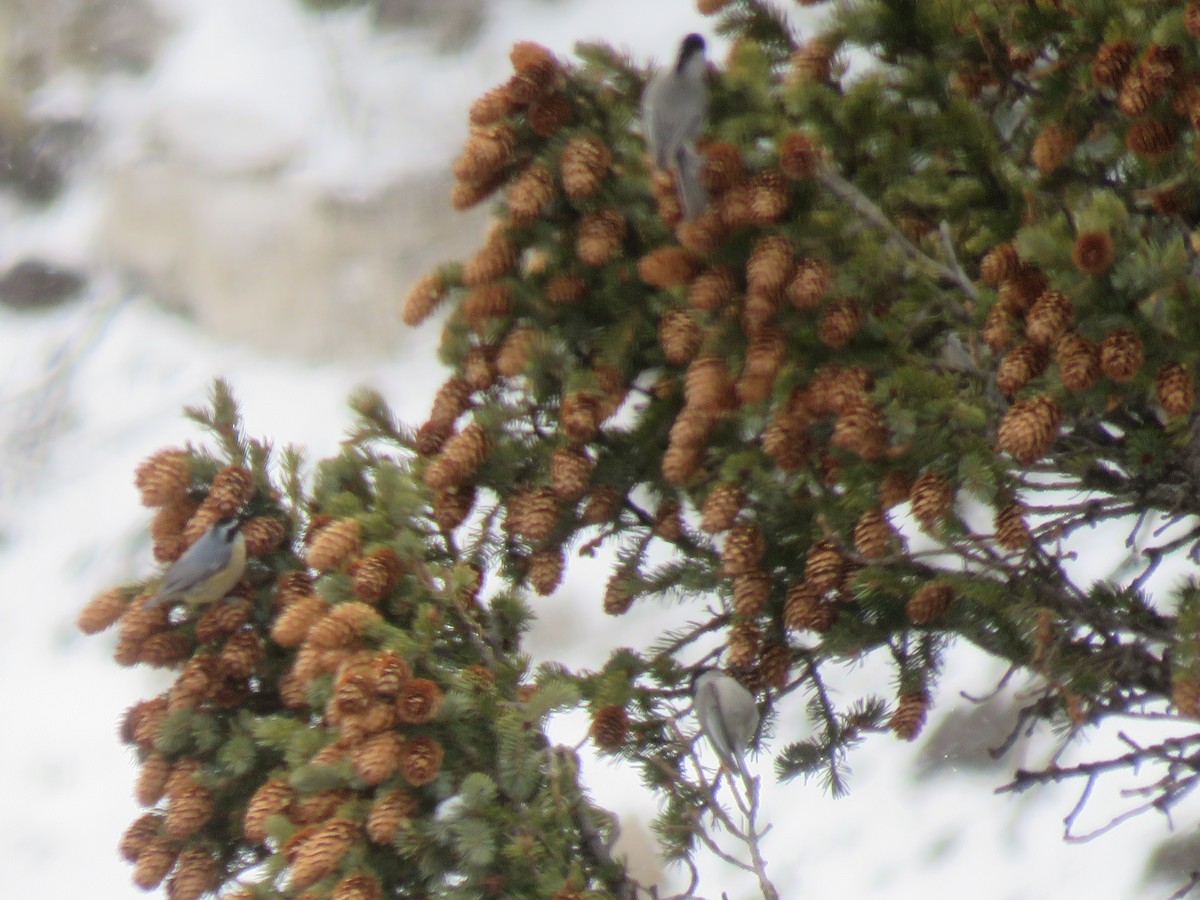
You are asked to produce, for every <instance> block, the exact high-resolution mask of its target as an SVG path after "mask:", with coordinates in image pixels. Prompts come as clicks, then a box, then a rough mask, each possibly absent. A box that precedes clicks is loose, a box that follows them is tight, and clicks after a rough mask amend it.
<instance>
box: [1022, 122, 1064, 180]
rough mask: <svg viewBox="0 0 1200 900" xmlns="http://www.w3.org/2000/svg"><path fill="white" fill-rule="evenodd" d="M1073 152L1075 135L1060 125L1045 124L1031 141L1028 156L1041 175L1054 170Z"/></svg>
mask: <svg viewBox="0 0 1200 900" xmlns="http://www.w3.org/2000/svg"><path fill="white" fill-rule="evenodd" d="M1074 152H1075V135H1074V133H1073V132H1071V131H1070V130H1069V129H1067V128H1064V127H1062V126H1061V125H1047V126H1046V127H1044V128H1043V129H1042V130H1041V131H1040V132H1039V133H1038V136H1037V137H1036V138H1035V139H1034V141H1033V148H1032V150H1031V151H1030V154H1029V158H1030V160H1031V161H1032V162H1033V165H1034V167H1035V168H1036V169H1037V170H1038V171H1039V172H1041V173H1042V174H1043V175H1049V174H1050V173H1051V172H1054V171H1055V170H1056V169H1058V168H1059V167H1060V166H1062V164H1063V163H1065V162H1066V161H1067V160H1068V159H1069V158H1070V157H1071V154H1072V153H1074Z"/></svg>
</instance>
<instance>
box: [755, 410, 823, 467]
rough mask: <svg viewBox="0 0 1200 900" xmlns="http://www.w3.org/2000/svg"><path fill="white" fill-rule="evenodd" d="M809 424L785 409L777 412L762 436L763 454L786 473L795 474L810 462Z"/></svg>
mask: <svg viewBox="0 0 1200 900" xmlns="http://www.w3.org/2000/svg"><path fill="white" fill-rule="evenodd" d="M806 426H807V422H806V421H805V420H804V419H803V418H802V417H800V416H796V415H793V414H792V412H791V411H790V410H788V409H787V408H784V409H782V410H780V411H779V412H777V413H776V414H775V415H774V416H773V417H772V418H771V421H770V423H769V424H768V425H767V428H766V430H765V431H764V432H763V436H762V448H763V452H764V453H766V454H767V456H769V457H770V458H771V461H772V462H774V463H775V465H776V466H778V467H779V468H780V469H782V470H783V471H785V472H795V471H798V470H799V469H801V468H802V467H803V466H804V464H805V463H806V462H808V458H809V454H810V453H811V451H812V446H811V444H810V442H809V440H808V434H807V433H806V431H805V428H806Z"/></svg>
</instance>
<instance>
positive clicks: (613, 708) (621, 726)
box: [590, 704, 629, 752]
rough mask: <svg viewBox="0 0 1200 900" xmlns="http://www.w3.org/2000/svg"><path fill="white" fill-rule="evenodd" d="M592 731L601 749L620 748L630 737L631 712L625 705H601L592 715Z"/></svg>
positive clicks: (613, 749)
mask: <svg viewBox="0 0 1200 900" xmlns="http://www.w3.org/2000/svg"><path fill="white" fill-rule="evenodd" d="M590 732H591V735H592V740H593V741H595V743H596V746H597V747H599V748H600V749H601V750H608V751H610V752H614V751H617V750H620V749H621V748H622V747H623V746H624V745H625V740H626V738H628V737H629V714H628V713H627V712H626V711H625V707H623V706H619V705H616V704H613V705H610V706H602V707H600V708H599V709H598V710H596V712H595V714H594V715H593V716H592V727H591V729H590Z"/></svg>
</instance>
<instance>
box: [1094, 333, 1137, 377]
mask: <svg viewBox="0 0 1200 900" xmlns="http://www.w3.org/2000/svg"><path fill="white" fill-rule="evenodd" d="M1145 358H1146V357H1145V353H1144V351H1143V350H1142V341H1141V338H1139V337H1138V336H1137V334H1136V333H1135V332H1134V331H1133V330H1132V329H1130V328H1114V329H1113V330H1112V331H1110V332H1109V333H1108V334H1106V335H1105V336H1104V339H1103V340H1102V341H1101V342H1100V371H1101V372H1103V373H1104V374H1105V375H1107V376H1108V377H1109V378H1111V379H1112V380H1113V381H1119V382H1124V381H1129V380H1130V379H1131V378H1133V376H1134V375H1136V374H1137V373H1138V371H1139V370H1140V369H1141V368H1142V363H1143V362H1144V361H1145Z"/></svg>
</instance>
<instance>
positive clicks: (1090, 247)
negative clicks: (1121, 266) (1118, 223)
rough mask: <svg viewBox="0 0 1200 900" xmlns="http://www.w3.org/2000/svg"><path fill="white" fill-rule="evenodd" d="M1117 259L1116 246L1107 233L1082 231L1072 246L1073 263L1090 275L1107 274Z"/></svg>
mask: <svg viewBox="0 0 1200 900" xmlns="http://www.w3.org/2000/svg"><path fill="white" fill-rule="evenodd" d="M1116 258H1117V250H1116V246H1115V245H1114V244H1113V239H1112V236H1111V235H1110V234H1109V233H1108V232H1107V231H1082V232H1080V233H1079V234H1078V235H1077V236H1076V238H1075V243H1074V244H1072V245H1071V262H1073V263H1075V268H1077V269H1078V270H1079V271H1080V272H1086V273H1087V274H1089V275H1100V274H1103V273H1104V272H1107V271H1108V270H1109V269H1111V268H1112V264H1113V261H1114V260H1115V259H1116Z"/></svg>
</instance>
